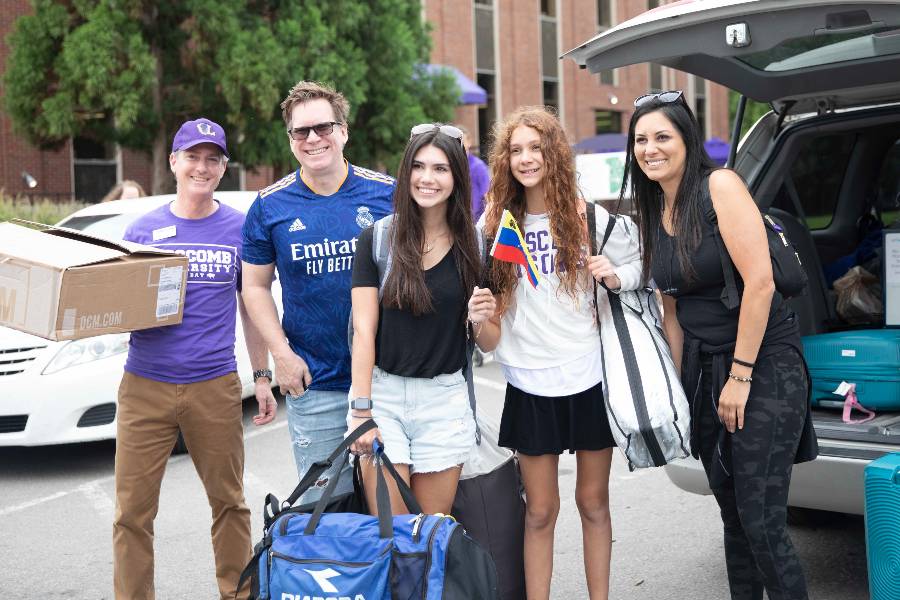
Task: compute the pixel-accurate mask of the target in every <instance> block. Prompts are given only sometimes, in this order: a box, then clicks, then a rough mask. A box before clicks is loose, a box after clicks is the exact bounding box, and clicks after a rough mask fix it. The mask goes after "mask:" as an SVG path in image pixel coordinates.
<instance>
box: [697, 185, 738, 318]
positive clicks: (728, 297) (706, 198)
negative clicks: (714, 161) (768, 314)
mask: <svg viewBox="0 0 900 600" xmlns="http://www.w3.org/2000/svg"><path fill="white" fill-rule="evenodd" d="M700 185H701V188H700V194H701V198H702V200H703V202H704V205H703V206H702V207H701V208H702V209H703V213H704V214H705V215H706V220H707V221H709V224H710V225H712V228H713V239H715V241H716V248H717V249H718V251H719V262H720V263H721V265H722V275H723V276H724V278H725V289H723V290H722V303H723V304H725V308H728V309H734V308H737V307H738V305H739V304H740V303H741V297H740V294H739V293H738V288H737V281H736V280H735V278H734V264H733V263H732V262H731V256H730V255H729V254H728V250H727V249H726V248H725V242H723V241H722V234H721V233H720V232H719V219H718V217H717V216H716V209H715V208H714V207H713V204H712V195H711V194H710V191H709V175H707V176H706V177H705V178H704V179H703V181H702V182H701V184H700Z"/></svg>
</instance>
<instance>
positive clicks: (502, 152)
mask: <svg viewBox="0 0 900 600" xmlns="http://www.w3.org/2000/svg"><path fill="white" fill-rule="evenodd" d="M520 125H525V126H526V127H531V128H532V129H534V130H535V131H537V132H538V134H539V135H540V136H541V155H542V157H543V159H544V167H545V173H546V174H545V175H544V179H543V181H542V185H543V188H544V202H545V203H546V205H547V213H548V215H549V216H550V233H551V235H552V236H553V243H554V244H555V245H556V248H557V252H556V266H557V269H556V273H557V275H559V280H560V289H561V290H563V291H564V292H565V293H567V294H568V295H569V296H571V297H572V298H575V297H576V296H577V295H578V292H579V290H580V288H579V283H580V282H579V274H580V273H582V272H583V269H574V268H567V269H562V268H558V267H559V266H560V265H575V264H578V261H579V260H581V251H582V250H581V249H582V246H583V245H584V243H585V235H586V231H587V230H586V229H585V225H584V220H583V218H582V214H581V206H583V203H582V202H581V201H580V199H579V198H580V196H579V194H578V186H577V184H576V181H575V167H574V165H575V158H574V156H573V154H572V147H571V146H570V145H569V142H568V140H567V139H566V133H565V131H564V130H563V127H562V125H561V124H560V122H559V119H558V118H557V117H556V115H554V114H552V113H551V112H549V111H548V110H547V109H546V108H544V107H543V106H523V107H520V108H517V109H516V110H515V111H513V112H512V113H511V114H510V115H509V116H508V117H506V118H505V119H503V120H502V121H498V122H497V123H496V124H495V125H494V131H493V140H494V141H493V145H492V146H491V155H490V165H491V187H490V191H489V192H488V196H489V201H488V205H487V208H486V209H485V211H484V215H485V216H484V218H485V225H484V231H485V232H489V235H494V232H496V231H497V227H498V226H499V224H500V218H501V217H502V215H503V210H504V209H506V210H508V211H509V212H510V213H512V216H513V217H515V219H516V221H517V222H518V223H519V224H520V225H522V224H523V223H524V222H525V187H524V186H523V185H522V184H521V183H519V182H518V181H517V180H516V178H515V177H513V174H512V170H511V169H510V138H512V134H513V132H514V131H515V130H516V128H517V127H519V126H520ZM516 269H517V267H516V265H514V264H512V263H508V262H503V261H499V260H495V261H491V271H490V276H491V282H492V284H493V285H494V287H495V288H496V289H494V293H496V294H499V295H500V308H501V310H502V309H504V308H506V307H508V306H509V305H510V304H511V302H512V295H513V292H514V291H515V289H516V286H517V285H518V281H519V278H518V275H517V270H516Z"/></svg>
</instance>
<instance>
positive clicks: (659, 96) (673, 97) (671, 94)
mask: <svg viewBox="0 0 900 600" xmlns="http://www.w3.org/2000/svg"><path fill="white" fill-rule="evenodd" d="M683 95H684V92H683V91H681V90H671V91H668V92H657V93H654V94H644V95H643V96H638V97H637V98H635V99H634V106H635V108H637V107H638V106H641V105H643V104H647V103H648V102H652V101H654V100H659V101H660V102H662V103H664V104H671V103H672V102H678V101H679V100H681V97H682V96H683Z"/></svg>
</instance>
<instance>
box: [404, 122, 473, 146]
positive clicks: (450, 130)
mask: <svg viewBox="0 0 900 600" xmlns="http://www.w3.org/2000/svg"><path fill="white" fill-rule="evenodd" d="M435 130H436V131H440V132H441V133H443V134H444V135H447V136H450V137H452V138H453V139H455V140H459V143H460V144H462V139H463V132H462V130H461V129H460V128H458V127H454V126H453V125H438V124H436V123H422V124H420V125H416V126H414V127H413V128H412V129H410V130H409V139H413V138H414V137H416V136H417V135H422V134H423V133H430V132H432V131H435Z"/></svg>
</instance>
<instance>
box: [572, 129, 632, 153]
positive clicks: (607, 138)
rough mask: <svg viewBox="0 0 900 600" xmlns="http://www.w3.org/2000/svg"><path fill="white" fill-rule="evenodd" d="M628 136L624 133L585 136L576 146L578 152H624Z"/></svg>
mask: <svg viewBox="0 0 900 600" xmlns="http://www.w3.org/2000/svg"><path fill="white" fill-rule="evenodd" d="M627 142H628V136H627V135H626V134H624V133H601V134H598V135H593V136H591V137H589V138H584V139H583V140H581V141H580V142H578V143H577V144H575V145H574V146H572V148H573V150H575V153H576V154H599V153H601V152H624V151H625V144H626V143H627Z"/></svg>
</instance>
